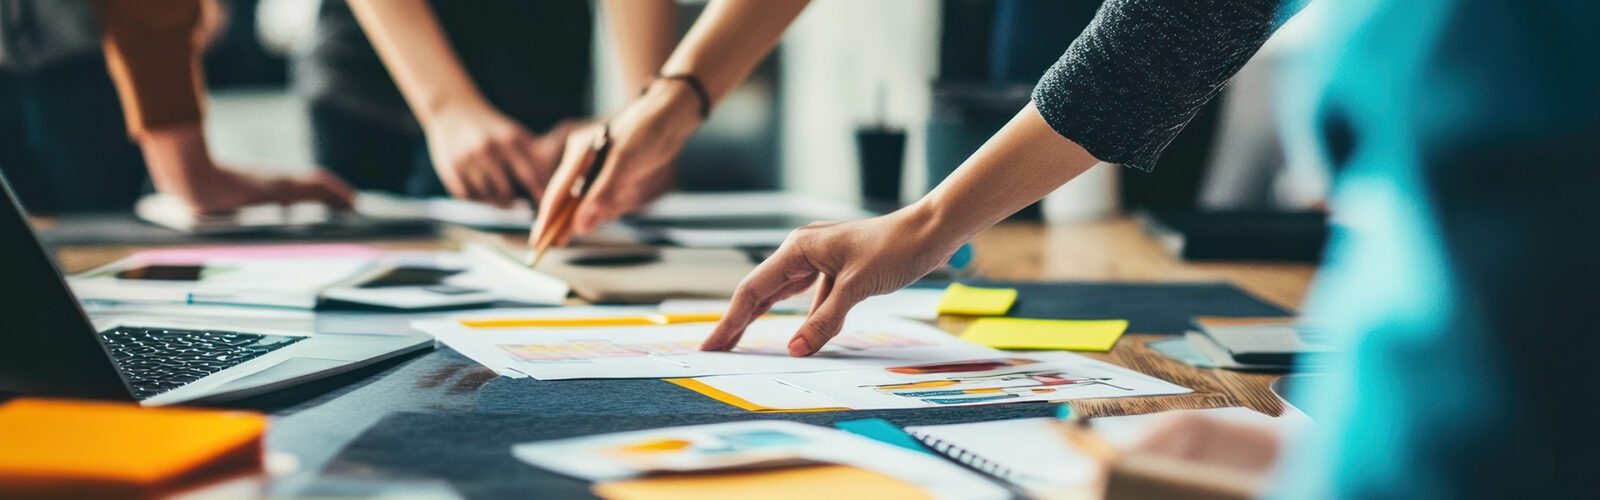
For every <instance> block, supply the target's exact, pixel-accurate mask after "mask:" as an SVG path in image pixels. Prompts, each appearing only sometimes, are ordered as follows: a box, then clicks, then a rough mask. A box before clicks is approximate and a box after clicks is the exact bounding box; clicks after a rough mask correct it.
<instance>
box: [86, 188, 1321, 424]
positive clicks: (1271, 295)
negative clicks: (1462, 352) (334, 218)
mask: <svg viewBox="0 0 1600 500" xmlns="http://www.w3.org/2000/svg"><path fill="white" fill-rule="evenodd" d="M466 240H478V241H492V240H500V241H502V242H506V243H508V244H521V242H520V238H511V237H498V236H490V235H485V234H483V233H478V232H475V231H469V230H454V229H453V230H450V231H447V232H446V233H445V235H444V237H443V238H441V239H440V240H437V241H420V242H419V241H411V242H381V243H376V244H375V245H376V246H380V247H384V248H394V249H437V248H447V247H454V246H456V245H457V244H459V243H460V242H461V241H466ZM973 243H974V245H975V246H976V247H977V257H978V258H977V261H976V263H975V264H974V265H975V266H976V271H977V273H978V275H980V276H983V277H985V278H988V279H996V280H1014V281H1058V280H1084V281H1231V282H1233V283H1235V284H1238V285H1239V286H1241V287H1243V288H1244V289H1245V290H1248V291H1249V292H1250V293H1253V294H1255V295H1257V296H1260V297H1262V298H1264V299H1266V300H1268V301H1270V302H1273V303H1275V304H1277V305H1280V306H1283V307H1285V308H1290V309H1298V308H1299V307H1300V305H1301V302H1302V300H1303V299H1304V297H1305V293H1306V288H1307V286H1308V285H1309V283H1310V282H1311V278H1312V275H1313V272H1314V270H1315V267H1314V266H1311V265H1305V264H1255V263H1223V264H1210V263H1207V264H1197V263H1187V262H1183V261H1181V260H1178V259H1175V258H1173V257H1172V256H1171V255H1170V254H1168V253H1167V252H1166V251H1165V250H1163V249H1162V248H1161V247H1160V246H1159V245H1157V244H1156V242H1155V241H1154V240H1152V239H1150V238H1149V237H1148V236H1146V235H1145V234H1144V233H1143V232H1142V231H1141V230H1140V229H1139V227H1138V225H1137V224H1136V223H1134V222H1133V221H1131V220H1127V219H1115V220H1109V221H1105V222H1096V223H1084V224H1074V225H1056V226H1047V225H1042V224H1037V223H1006V224H1001V225H999V226H996V227H994V228H992V229H990V230H988V231H985V232H984V233H982V234H980V235H978V237H977V238H976V239H975V240H974V242H973ZM58 250H59V252H58V255H59V258H60V261H61V264H62V266H63V267H64V268H65V270H66V271H67V272H69V273H70V272H77V271H82V270H85V269H89V268H91V267H94V266H98V265H102V264H105V263H108V262H111V261H113V260H115V259H118V258H121V257H123V256H125V255H127V254H129V253H131V252H133V251H135V250H138V248H137V247H131V246H92V247H64V248H61V249H58ZM966 321H967V320H965V319H962V318H952V317H945V318H942V319H941V320H940V322H939V326H940V327H941V328H944V329H946V330H948V331H951V332H957V331H960V329H961V328H962V327H964V326H965V323H966ZM1160 338H1162V336H1158V335H1145V334H1139V333H1138V332H1133V333H1130V334H1128V335H1127V336H1124V337H1123V339H1122V340H1121V341H1120V342H1119V343H1118V344H1117V347H1116V348H1115V349H1113V350H1112V352H1110V353H1107V354H1093V356H1095V357H1098V358H1101V359H1105V360H1109V361H1111V362H1114V363H1117V364H1119V365H1122V366H1125V367H1128V368H1132V369H1135V370H1138V371H1141V372H1144V373H1147V374H1150V375H1153V376H1156V377H1160V378H1162V379H1165V380H1168V381H1171V382H1173V383H1175V384H1178V385H1182V386H1184V387H1188V388H1191V389H1194V391H1195V392H1194V393H1193V394H1188V395H1183V396H1161V397H1151V398H1119V399H1102V400H1087V401H1078V402H1074V403H1073V409H1074V410H1075V411H1078V412H1082V414H1085V415H1089V416H1107V415H1124V414H1137V413H1150V412H1155V411H1162V410H1168V409H1177V408H1215V407H1224V406H1245V407H1249V408H1253V409H1255V410H1257V411H1260V412H1263V413H1266V414H1269V415H1277V414H1278V413H1279V412H1281V411H1282V405H1281V404H1280V402H1279V400H1278V398H1277V396H1275V395H1273V394H1272V391H1271V390H1270V389H1269V387H1268V385H1269V384H1270V383H1271V382H1272V381H1273V380H1274V379H1276V378H1277V376H1275V375H1264V374H1249V373H1239V372H1232V371H1227V370H1209V369H1196V368H1193V367H1190V366H1188V365H1185V364H1182V363H1179V362H1176V361H1173V360H1170V359H1167V358H1166V357H1164V356H1162V355H1160V354H1159V353H1156V352H1155V351H1153V350H1151V349H1150V348H1148V347H1146V346H1145V343H1147V342H1150V341H1152V340H1156V339H1160Z"/></svg>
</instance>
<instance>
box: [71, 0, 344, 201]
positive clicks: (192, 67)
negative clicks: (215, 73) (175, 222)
mask: <svg viewBox="0 0 1600 500" xmlns="http://www.w3.org/2000/svg"><path fill="white" fill-rule="evenodd" d="M95 8H96V10H97V11H98V14H99V17H100V24H101V26H102V30H103V32H104V33H103V34H104V42H105V54H106V67H107V69H108V70H110V73H111V79H112V82H113V83H115V85H116V87H117V94H118V96H119V97H120V98H121V101H122V108H123V114H124V115H126V117H127V121H128V133H129V134H130V135H132V136H133V138H134V140H135V141H137V142H138V143H139V148H140V150H141V151H142V152H143V153H144V159H145V164H146V165H147V167H148V168H149V169H150V179H151V181H152V182H154V184H155V186H156V189H158V190H160V191H161V192H163V193H167V194H171V195H173V196H177V197H178V198H180V199H182V200H183V201H184V202H186V203H187V204H188V205H189V206H190V208H192V209H193V210H194V211H195V212H197V213H220V212H229V211H232V210H235V209H238V208H240V207H242V206H245V205H251V204H257V203H292V202H296V201H321V202H324V203H327V204H330V205H333V206H338V207H345V206H349V204H350V202H351V200H352V198H353V197H354V196H355V193H354V191H353V190H351V189H350V187H349V186H346V185H345V184H344V183H343V182H342V181H340V180H339V179H337V178H335V177H333V176H332V175H329V174H327V173H325V172H321V171H318V172H317V173H314V174H312V175H311V176H307V177H262V176H256V175H250V174H246V173H243V172H241V171H238V170H234V169H229V168H224V167H221V166H219V165H217V164H216V162H215V161H214V160H213V159H212V158H211V152H210V150H208V149H207V147H206V141H205V135H204V133H203V132H202V130H201V120H202V119H203V116H202V112H201V110H202V108H203V106H202V99H201V96H203V95H205V86H204V83H203V80H202V78H201V75H202V72H201V69H200V52H201V46H200V41H199V40H198V39H199V36H198V32H199V29H200V25H201V21H202V19H203V15H204V9H205V8H206V4H204V3H203V2H202V1H201V0H99V1H98V2H96V3H95Z"/></svg>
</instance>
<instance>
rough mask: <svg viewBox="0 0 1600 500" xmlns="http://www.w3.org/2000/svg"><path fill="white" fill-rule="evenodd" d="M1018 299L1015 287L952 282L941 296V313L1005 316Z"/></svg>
mask: <svg viewBox="0 0 1600 500" xmlns="http://www.w3.org/2000/svg"><path fill="white" fill-rule="evenodd" d="M1016 301H1017V290H1016V289H1014V288H979V287H975V286H967V285H963V284H960V283H951V284H950V287H949V288H946V289H945V290H944V296H943V297H940V298H939V314H963V315H969V316H1004V315H1005V314H1006V311H1010V310H1011V304H1013V303H1016Z"/></svg>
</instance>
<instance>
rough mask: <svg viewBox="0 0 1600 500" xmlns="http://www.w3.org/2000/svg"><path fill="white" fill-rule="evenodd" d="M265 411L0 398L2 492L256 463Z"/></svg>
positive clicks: (143, 480)
mask: <svg viewBox="0 0 1600 500" xmlns="http://www.w3.org/2000/svg"><path fill="white" fill-rule="evenodd" d="M266 428H267V419H266V417H265V416H262V415H259V414H255V413H248V412H238V411H218V410H199V409H185V408H141V407H139V406H138V405H136V404H133V403H110V402H96V401H67V400H47V399H28V398H24V399H17V400H14V401H11V402H9V403H6V404H5V405H0V497H6V496H10V495H9V493H17V494H22V495H33V494H67V493H69V492H83V491H97V490H111V491H122V490H139V489H146V488H151V487H159V486H163V485H166V484H169V483H171V482H174V481H177V480H179V479H187V476H190V475H191V474H194V473H196V472H197V471H200V470H201V469H205V470H206V471H208V472H209V471H218V472H221V471H224V470H233V469H241V470H242V469H245V468H259V467H260V466H261V455H262V445H261V436H262V435H263V434H264V433H265V432H266Z"/></svg>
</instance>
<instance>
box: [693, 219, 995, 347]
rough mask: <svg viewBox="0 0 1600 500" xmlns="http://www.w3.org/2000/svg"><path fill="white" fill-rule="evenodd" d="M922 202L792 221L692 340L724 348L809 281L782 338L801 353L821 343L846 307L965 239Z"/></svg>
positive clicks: (885, 289) (920, 270)
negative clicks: (846, 218) (797, 319)
mask: <svg viewBox="0 0 1600 500" xmlns="http://www.w3.org/2000/svg"><path fill="white" fill-rule="evenodd" d="M923 207H924V205H923V204H921V203H919V204H916V205H912V206H911V207H907V208H905V209H901V210H899V211H897V212H894V213H891V214H888V215H884V216H881V217H874V218H871V219H865V220H859V221H853V222H827V223H814V224H811V225H808V226H806V227H802V228H800V229H796V230H795V231H794V232H793V233H790V234H789V238H788V239H786V240H784V242H783V246H780V247H778V251H777V252H776V253H774V254H772V257H769V258H767V260H766V262H762V263H761V265H759V266H756V269H755V271H752V272H751V273H750V275H749V276H747V277H745V279H744V281H743V282H740V283H739V289H738V291H736V292H734V294H733V305H732V306H730V307H729V308H728V313H727V314H726V315H724V316H723V318H722V321H721V322H719V323H717V326H716V328H715V329H714V330H712V332H711V336H710V337H709V338H707V339H706V341H705V343H704V344H702V345H701V346H700V348H701V349H703V350H707V351H726V350H729V349H732V348H733V347H734V346H735V345H737V344H738V343H739V337H740V336H741V335H743V334H744V330H745V327H747V326H749V325H750V322H751V321H754V320H755V319H756V318H759V317H761V315H762V314H765V313H766V312H767V310H769V309H771V308H772V305H773V304H774V303H777V302H778V301H780V300H783V299H785V298H788V297H790V296H792V295H794V294H797V293H800V292H803V291H805V290H806V289H807V288H810V287H811V285H812V283H813V282H816V283H818V284H819V288H818V291H817V297H816V300H815V302H813V303H812V305H811V313H810V314H809V315H808V316H807V317H806V321H805V323H804V324H802V325H801V326H800V330H799V331H798V332H795V335H794V338H793V339H791V340H790V341H789V354H790V355H793V356H809V355H811V354H813V353H816V352H817V351H818V350H821V349H822V346H823V344H826V343H828V341H829V340H831V339H832V338H833V337H834V336H837V335H838V334H839V330H840V329H841V328H843V326H844V318H845V314H846V313H848V312H849V311H850V308H851V307H853V306H855V305H856V304H857V303H859V302H861V301H862V300H864V299H866V298H867V297H871V296H873V295H881V294H885V293H889V292H892V291H895V290H899V289H900V288H904V287H905V286H906V285H909V284H911V283H912V282H914V281H916V280H917V279H919V278H921V277H923V276H926V275H927V274H928V272H929V271H932V270H933V269H934V268H936V267H938V266H939V265H940V264H942V263H944V262H945V261H946V260H948V259H949V258H950V255H951V254H954V253H955V251H956V249H957V248H960V246H961V244H962V242H964V241H966V236H967V235H966V234H965V233H953V232H951V231H949V230H948V229H946V228H941V227H940V226H941V225H940V224H939V223H938V222H937V218H936V217H934V216H932V215H929V213H930V212H929V211H927V210H925V209H924V208H923Z"/></svg>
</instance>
